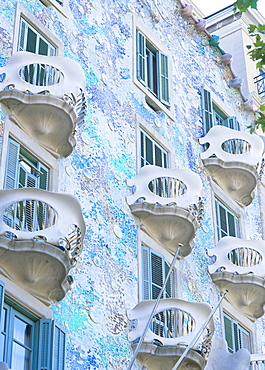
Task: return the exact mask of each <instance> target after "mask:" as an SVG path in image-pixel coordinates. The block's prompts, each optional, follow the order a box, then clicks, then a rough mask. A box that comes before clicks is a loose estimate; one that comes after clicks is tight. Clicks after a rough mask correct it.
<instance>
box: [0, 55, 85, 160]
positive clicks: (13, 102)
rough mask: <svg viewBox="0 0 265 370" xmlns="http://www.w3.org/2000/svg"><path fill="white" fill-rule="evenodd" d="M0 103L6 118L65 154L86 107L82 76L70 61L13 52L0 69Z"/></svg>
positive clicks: (69, 148) (69, 147)
mask: <svg viewBox="0 0 265 370" xmlns="http://www.w3.org/2000/svg"><path fill="white" fill-rule="evenodd" d="M0 77H1V78H0V102H1V103H2V104H3V105H4V106H5V107H6V108H7V110H8V114H9V118H10V119H11V120H12V121H13V122H15V123H16V124H17V125H18V126H20V127H21V128H22V129H23V130H24V131H26V132H27V133H28V134H29V135H30V136H31V137H33V138H34V140H36V141H37V142H38V143H39V144H40V145H42V146H43V147H45V148H46V149H47V150H49V151H50V152H52V153H53V154H55V155H57V156H61V157H67V156H68V155H69V154H70V153H71V152H72V150H73V148H74V146H75V138H74V132H75V130H76V125H80V124H81V123H82V121H83V120H84V116H85V110H86V99H85V78H84V73H83V70H82V68H81V67H80V66H79V65H78V64H77V63H76V62H75V61H73V60H71V59H68V58H64V57H57V56H44V55H36V54H33V53H28V52H24V51H23V52H18V53H15V54H14V55H13V56H12V57H11V58H10V60H9V63H8V64H7V65H6V66H5V67H2V68H0Z"/></svg>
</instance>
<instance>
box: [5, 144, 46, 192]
mask: <svg viewBox="0 0 265 370" xmlns="http://www.w3.org/2000/svg"><path fill="white" fill-rule="evenodd" d="M48 183H49V169H48V168H47V167H46V166H45V165H44V164H42V163H41V162H39V161H38V159H36V158H34V157H33V156H32V155H31V154H30V153H28V152H27V151H26V150H25V149H24V148H23V147H22V146H21V145H20V144H19V143H18V142H16V141H15V140H13V139H11V138H9V140H8V149H7V163H6V175H5V182H4V188H5V189H17V188H39V189H43V190H48Z"/></svg>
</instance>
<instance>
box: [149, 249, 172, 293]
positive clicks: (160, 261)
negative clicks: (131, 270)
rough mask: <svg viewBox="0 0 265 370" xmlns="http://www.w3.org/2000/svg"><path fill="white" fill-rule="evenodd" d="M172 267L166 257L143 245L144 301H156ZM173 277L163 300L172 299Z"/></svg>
mask: <svg viewBox="0 0 265 370" xmlns="http://www.w3.org/2000/svg"><path fill="white" fill-rule="evenodd" d="M169 268H170V265H169V264H168V262H167V261H166V260H165V258H164V256H163V255H161V254H160V253H158V252H155V251H154V250H152V249H151V248H149V247H146V246H145V245H142V271H143V299H156V298H157V296H158V294H159V292H160V290H161V288H162V286H163V283H164V281H165V279H166V276H167V273H168V271H169ZM172 282H173V277H172V275H171V276H170V277H169V279H168V282H167V285H166V289H165V291H164V293H163V296H162V298H169V297H172V294H173V293H172Z"/></svg>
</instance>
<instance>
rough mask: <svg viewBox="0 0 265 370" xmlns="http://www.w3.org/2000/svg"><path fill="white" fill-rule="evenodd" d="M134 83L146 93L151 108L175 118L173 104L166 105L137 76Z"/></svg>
mask: <svg viewBox="0 0 265 370" xmlns="http://www.w3.org/2000/svg"><path fill="white" fill-rule="evenodd" d="M134 83H135V85H136V86H137V87H139V89H140V90H141V91H142V92H143V93H144V94H145V98H146V99H145V100H146V103H147V104H148V106H150V109H152V110H154V111H155V112H160V111H162V112H164V113H165V114H166V115H167V116H168V117H169V118H170V119H172V120H174V111H173V108H172V106H170V107H168V108H167V107H166V106H165V105H164V104H162V103H161V102H160V101H159V100H158V99H157V98H156V97H155V96H154V95H153V94H152V93H151V92H150V91H149V90H148V89H147V88H146V87H145V86H144V85H143V84H142V83H141V82H140V81H138V80H137V79H136V78H135V80H134Z"/></svg>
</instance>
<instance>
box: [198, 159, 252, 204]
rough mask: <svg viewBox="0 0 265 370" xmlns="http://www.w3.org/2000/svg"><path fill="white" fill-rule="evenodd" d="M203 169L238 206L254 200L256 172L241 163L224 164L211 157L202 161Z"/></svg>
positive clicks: (250, 166) (249, 166)
mask: <svg viewBox="0 0 265 370" xmlns="http://www.w3.org/2000/svg"><path fill="white" fill-rule="evenodd" d="M203 164H204V166H205V168H206V169H207V170H208V171H209V173H210V175H211V177H212V179H213V181H215V182H216V183H217V184H218V185H219V186H220V187H221V188H222V189H223V190H224V191H225V193H226V194H228V195H229V196H230V197H231V198H232V199H234V200H235V201H236V202H237V203H238V204H239V205H241V206H242V205H244V206H248V205H249V204H250V203H251V202H252V200H253V198H254V190H255V188H256V185H257V181H258V172H257V170H256V169H255V167H253V166H252V165H249V164H246V163H243V162H224V161H223V160H221V159H219V158H216V157H212V158H206V159H203Z"/></svg>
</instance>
